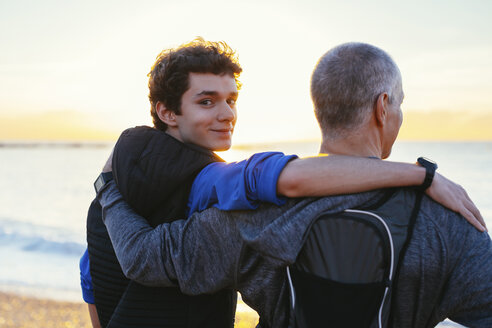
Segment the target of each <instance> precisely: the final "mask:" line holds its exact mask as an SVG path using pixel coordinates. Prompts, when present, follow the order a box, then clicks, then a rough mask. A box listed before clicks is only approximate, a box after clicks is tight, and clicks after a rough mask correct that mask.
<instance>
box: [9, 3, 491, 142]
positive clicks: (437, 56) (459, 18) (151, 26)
mask: <svg viewBox="0 0 492 328" xmlns="http://www.w3.org/2000/svg"><path fill="white" fill-rule="evenodd" d="M491 13H492V2H491V1H478V0H471V1H455V0H448V1H429V0H428V1H412V2H401V3H398V4H396V3H394V2H393V1H344V2H341V1H327V0H322V1H315V0H305V1H285V0H283V1H257V0H252V1H234V0H229V1H215V0H213V1H180V2H177V1H167V0H160V1H147V0H140V1H123V0H122V1H104V0H98V1H92V0H86V1H54V0H44V1H25V0H18V1H10V0H0V45H1V51H0V141H1V140H99V139H103V140H114V139H115V138H116V137H117V136H118V134H119V132H120V131H122V130H123V129H125V128H127V127H130V126H135V125H141V124H147V125H150V124H151V120H150V115H149V108H150V107H149V103H148V98H147V94H148V90H147V73H148V71H149V69H150V67H151V65H152V63H153V62H154V60H155V57H156V56H157V54H158V53H159V52H160V51H161V50H162V49H165V48H169V47H174V46H177V45H179V44H181V43H183V42H186V41H189V40H192V39H193V38H195V37H196V36H202V37H204V38H205V39H207V40H212V41H219V40H224V41H226V42H227V43H228V44H229V45H230V46H231V47H232V48H234V49H235V50H236V51H237V54H238V57H239V61H240V63H241V65H242V67H243V70H244V71H243V74H242V75H241V78H240V79H241V82H242V83H243V88H242V90H241V92H240V97H239V101H238V115H239V119H238V123H237V126H236V131H235V143H256V142H269V141H278V140H314V139H317V138H319V129H318V126H317V124H316V122H315V118H314V114H313V110H312V103H311V100H310V97H309V80H310V75H311V72H312V70H313V68H314V66H315V64H316V62H317V60H318V59H319V57H321V56H322V55H323V54H324V53H325V52H326V51H327V50H329V49H330V48H332V47H334V46H336V45H338V44H340V43H344V42H349V41H359V42H366V43H371V44H373V45H376V46H378V47H380V48H382V49H384V50H386V51H387V52H388V53H389V54H390V55H391V56H392V57H393V58H394V59H395V61H396V63H397V64H398V65H399V67H400V70H401V72H402V76H403V87H404V90H405V101H404V103H403V106H402V109H403V111H404V123H403V127H402V131H401V134H400V136H401V137H402V138H404V139H405V138H407V139H456V140H468V139H471V140H475V139H488V140H492V129H490V128H489V126H490V124H492V97H491V95H492V78H491V76H492V19H491Z"/></svg>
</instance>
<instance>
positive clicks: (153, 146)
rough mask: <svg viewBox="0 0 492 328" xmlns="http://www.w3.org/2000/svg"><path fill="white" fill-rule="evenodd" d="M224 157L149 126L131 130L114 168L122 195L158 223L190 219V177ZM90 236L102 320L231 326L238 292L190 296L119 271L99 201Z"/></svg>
mask: <svg viewBox="0 0 492 328" xmlns="http://www.w3.org/2000/svg"><path fill="white" fill-rule="evenodd" d="M216 161H221V159H220V158H219V157H217V156H216V155H215V154H214V153H212V152H209V151H206V150H203V149H201V148H199V147H196V146H192V145H187V144H183V143H181V142H179V141H177V140H176V139H174V138H172V137H171V136H169V135H168V134H166V133H164V132H161V131H158V130H155V129H152V128H148V127H137V128H133V129H128V130H126V131H125V132H123V134H122V135H121V137H120V139H119V140H118V142H117V144H116V146H115V149H114V155H113V174H114V178H115V180H116V181H117V182H118V184H119V186H120V190H121V192H122V194H123V197H124V199H125V200H126V201H127V202H128V203H129V204H130V206H131V207H132V208H133V209H135V210H136V211H137V212H138V213H139V214H141V215H143V216H145V217H146V218H147V219H148V222H149V224H151V225H152V226H157V225H158V224H160V223H163V222H172V221H174V220H177V219H183V218H185V211H186V205H187V202H188V195H189V191H190V189H191V185H192V183H193V180H194V179H195V177H196V175H197V174H198V172H199V171H200V170H201V169H202V168H203V167H205V166H206V165H208V164H210V163H212V162H216ZM87 232H88V235H87V241H88V250H89V257H90V262H91V276H92V281H93V284H94V297H95V304H96V308H97V311H98V315H99V319H100V321H101V324H102V326H103V327H106V326H107V327H176V328H178V327H179V328H181V327H183V328H191V327H197V328H198V327H224V328H226V327H232V326H233V321H234V308H235V303H236V293H235V292H234V291H232V290H231V289H224V290H222V291H220V292H217V293H216V294H211V295H200V296H187V295H184V294H183V293H181V291H180V290H179V288H175V287H170V288H169V287H168V288H150V287H146V286H143V285H140V284H138V283H136V282H133V281H130V280H128V279H127V278H126V277H125V276H124V275H123V273H122V271H121V268H120V265H119V263H118V261H117V259H116V256H115V254H114V251H113V248H112V245H111V242H110V239H109V236H108V235H107V231H106V228H105V226H104V224H103V223H102V221H101V208H100V206H99V204H98V202H97V201H96V202H93V203H92V205H91V208H90V210H89V215H88V220H87Z"/></svg>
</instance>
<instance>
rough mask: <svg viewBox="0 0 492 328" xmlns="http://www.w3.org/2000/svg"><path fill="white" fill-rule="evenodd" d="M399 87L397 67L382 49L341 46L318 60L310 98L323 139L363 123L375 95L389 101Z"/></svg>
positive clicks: (399, 79) (392, 99) (359, 45)
mask: <svg viewBox="0 0 492 328" xmlns="http://www.w3.org/2000/svg"><path fill="white" fill-rule="evenodd" d="M399 86H401V75H400V70H399V69H398V66H396V64H395V62H394V61H393V59H391V57H390V56H389V55H388V54H387V53H386V52H385V51H383V50H381V49H379V48H377V47H374V46H372V45H369V44H365V43H344V44H342V45H339V46H337V47H335V48H333V49H331V50H329V51H328V52H327V53H326V54H324V55H323V57H321V58H320V60H319V61H318V64H317V65H316V67H315V69H314V72H313V75H312V77H311V98H312V100H313V103H314V111H315V114H316V118H317V119H318V122H319V125H320V127H321V130H322V133H323V136H326V135H330V136H331V137H339V136H340V134H342V133H343V132H344V131H347V130H349V129H352V128H355V127H358V126H359V125H360V124H362V123H364V121H365V119H366V118H367V117H368V115H367V113H368V112H370V111H371V110H372V108H373V106H374V104H375V103H376V100H377V98H378V96H379V95H380V94H381V93H383V92H386V93H388V95H389V100H390V102H392V101H394V97H395V93H396V92H398V90H399V88H398V87H399Z"/></svg>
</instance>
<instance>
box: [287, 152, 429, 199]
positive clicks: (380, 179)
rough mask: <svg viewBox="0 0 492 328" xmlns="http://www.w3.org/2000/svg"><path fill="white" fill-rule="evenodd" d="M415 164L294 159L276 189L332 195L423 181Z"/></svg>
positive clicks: (296, 194)
mask: <svg viewBox="0 0 492 328" xmlns="http://www.w3.org/2000/svg"><path fill="white" fill-rule="evenodd" d="M424 177H425V169H424V168H423V167H420V166H418V165H415V164H408V163H398V162H389V161H382V160H378V159H371V158H365V157H352V156H341V155H330V156H320V157H310V158H302V159H295V160H292V161H291V162H289V163H288V164H287V165H286V166H285V168H284V170H283V171H282V173H281V174H280V176H279V179H278V183H277V192H278V193H279V194H281V195H284V196H287V197H306V196H330V195H338V194H348V193H356V192H363V191H368V190H373V189H379V188H389V187H405V186H417V185H420V184H422V182H423V181H424Z"/></svg>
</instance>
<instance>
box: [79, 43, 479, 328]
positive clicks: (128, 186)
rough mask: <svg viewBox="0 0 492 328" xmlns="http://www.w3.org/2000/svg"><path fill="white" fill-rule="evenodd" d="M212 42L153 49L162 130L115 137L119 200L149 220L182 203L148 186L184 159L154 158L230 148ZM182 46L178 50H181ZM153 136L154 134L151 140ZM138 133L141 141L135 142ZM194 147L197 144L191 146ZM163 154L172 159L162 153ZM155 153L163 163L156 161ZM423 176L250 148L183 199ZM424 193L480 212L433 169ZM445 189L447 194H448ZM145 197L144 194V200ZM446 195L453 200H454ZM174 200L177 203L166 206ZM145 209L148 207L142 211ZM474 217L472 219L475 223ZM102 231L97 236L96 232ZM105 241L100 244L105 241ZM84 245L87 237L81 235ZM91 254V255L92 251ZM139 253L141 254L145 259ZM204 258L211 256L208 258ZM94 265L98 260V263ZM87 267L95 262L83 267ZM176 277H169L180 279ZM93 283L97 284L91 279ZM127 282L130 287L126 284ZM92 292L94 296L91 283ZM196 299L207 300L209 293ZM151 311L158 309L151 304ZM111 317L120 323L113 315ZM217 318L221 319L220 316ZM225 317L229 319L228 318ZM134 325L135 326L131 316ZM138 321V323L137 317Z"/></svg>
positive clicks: (299, 192) (239, 202) (229, 104)
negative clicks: (208, 63)
mask: <svg viewBox="0 0 492 328" xmlns="http://www.w3.org/2000/svg"><path fill="white" fill-rule="evenodd" d="M207 47H208V50H207ZM189 48H193V49H189ZM218 48H219V47H217V44H209V43H201V42H197V43H195V44H193V45H186V46H184V47H181V48H179V49H177V50H176V51H170V52H169V53H166V54H165V55H164V56H161V57H160V59H158V61H157V63H156V64H155V65H154V68H153V71H152V72H151V78H150V82H149V88H150V100H151V103H152V115H153V118H154V125H155V127H156V128H157V129H159V130H161V131H165V132H166V133H158V131H155V130H153V131H148V129H147V130H145V132H141V130H142V129H140V130H131V131H129V132H127V133H126V134H124V135H123V136H122V138H120V141H119V142H118V144H117V145H116V147H115V158H114V161H115V163H117V164H118V165H115V172H114V173H115V179H116V181H117V182H118V185H119V187H120V189H121V190H122V193H123V195H124V197H125V199H126V200H127V201H128V202H129V203H130V204H131V205H132V207H133V208H136V209H137V211H138V212H139V213H140V214H143V215H144V216H145V217H146V218H147V219H149V220H150V222H151V223H152V225H153V226H156V225H157V224H158V223H162V222H166V221H172V220H173V219H177V218H183V217H184V207H185V206H184V204H183V202H185V201H186V199H187V197H188V192H187V189H186V188H181V187H182V186H181V185H179V183H178V186H179V188H178V189H179V193H178V194H179V197H178V198H179V199H178V200H176V199H174V200H171V202H170V201H169V199H168V198H167V197H164V195H166V193H167V194H169V190H167V189H166V188H167V187H165V188H164V189H165V190H163V192H162V193H160V192H156V190H159V183H158V182H164V183H165V182H168V179H169V178H171V177H172V176H174V175H175V174H181V171H187V167H188V165H189V163H186V161H185V159H184V158H180V157H178V159H177V161H176V163H175V165H172V166H169V164H162V163H165V162H166V159H167V162H169V161H175V160H176V158H175V157H174V154H175V151H176V150H179V151H182V150H183V149H184V148H189V147H190V145H195V146H191V148H192V149H193V151H197V152H198V153H200V152H202V153H203V152H204V151H205V153H207V154H208V155H207V156H208V160H205V161H204V163H205V162H207V161H208V162H214V161H217V160H218V159H217V158H215V157H214V156H213V155H212V154H210V153H209V151H211V150H224V149H228V148H229V147H230V143H231V136H232V132H233V128H234V125H235V122H236V108H235V101H236V99H237V80H236V78H237V76H236V75H234V74H235V73H231V72H234V71H233V70H227V69H226V70H225V72H223V71H221V70H213V69H210V68H204V67H203V54H205V53H207V52H209V51H210V49H212V52H213V53H220V52H221V51H220V49H219V50H217V49H218ZM191 50H193V51H197V50H199V52H198V54H196V53H194V54H192V55H190V54H189V53H188V51H191ZM201 51H203V53H202V52H201ZM222 51H223V50H222ZM183 52H184V53H185V54H186V55H182V53H183ZM175 53H181V55H176V56H174V54H175ZM176 59H179V60H183V62H182V63H183V64H186V65H185V66H186V67H188V68H187V69H186V70H184V72H180V73H179V74H178V76H175V75H173V72H172V69H173V67H175V66H176V65H174V64H175V61H173V60H176ZM179 60H178V61H179ZM237 74H239V73H237ZM170 81H171V82H170ZM180 81H181V82H183V81H184V83H182V84H181V85H182V86H183V87H182V88H180V87H179V85H180ZM170 94H173V98H169V99H168V98H166V97H167V96H168V95H170ZM177 95H179V97H178V96H177ZM156 133H157V134H156ZM142 134H147V135H152V137H148V139H147V137H145V136H143V135H142ZM171 137H172V138H171ZM169 138H171V139H169ZM156 139H157V140H159V141H155V140H156ZM142 140H144V141H145V142H142ZM148 140H151V141H152V142H153V144H152V143H150V144H149V143H148V142H147V141H148ZM162 140H164V141H162ZM169 143H172V144H174V145H175V146H173V148H172V149H163V148H162V147H166V145H169ZM136 145H137V146H136ZM149 145H150V146H149ZM196 146H199V147H200V148H199V149H196ZM169 158H173V159H172V160H169ZM161 159H162V160H163V162H161V161H160V160H161ZM132 163H133V164H135V163H138V168H139V172H138V176H139V177H138V181H139V182H138V184H137V188H135V186H136V185H135V179H134V178H135V177H134V176H132V174H133V175H134V174H135V173H134V172H135V171H132V172H133V173H132V174H130V175H128V172H129V171H128V167H131V169H134V167H132V166H131V165H132ZM160 164H162V165H167V166H165V167H164V168H163V167H161V166H159V165H160ZM207 164H208V163H207ZM203 166H205V165H198V166H197V167H193V168H192V169H191V171H193V173H190V174H188V175H186V176H185V179H184V180H186V182H187V183H189V186H191V182H192V181H193V179H192V178H193V177H194V174H196V173H198V171H199V170H200V169H201V168H202V167H203ZM122 167H123V169H122ZM162 171H165V172H168V173H169V174H168V175H167V176H164V177H162V176H160V175H159V172H162ZM156 174H157V175H156ZM424 175H425V170H424V169H423V168H419V167H418V166H415V165H409V164H401V163H400V164H397V163H387V162H379V161H374V160H371V159H366V158H357V157H344V156H339V157H337V156H330V157H324V158H323V157H319V158H310V159H296V158H295V157H292V156H285V155H283V154H280V153H264V154H256V155H254V156H253V157H252V158H250V159H249V160H248V161H244V162H241V163H237V164H231V165H228V164H223V163H218V162H215V163H211V164H209V165H207V166H206V167H205V169H203V170H202V171H201V172H200V174H199V175H198V176H197V177H196V179H195V180H194V182H193V187H192V188H193V190H200V192H192V196H193V197H191V198H190V202H189V203H188V207H189V208H188V210H189V212H190V213H192V212H194V211H195V210H202V209H205V208H207V207H209V206H216V207H219V208H221V209H251V208H256V207H257V206H258V205H259V203H260V202H261V201H267V202H271V203H274V204H277V205H281V204H283V203H284V202H285V200H284V199H283V198H282V197H280V196H279V195H284V196H291V197H299V196H319V195H329V194H335V193H348V192H358V191H365V190H369V189H374V188H378V187H390V186H395V185H419V184H421V182H422V181H423V180H424ZM301 177H302V178H301ZM184 180H183V181H184ZM156 188H157V189H156ZM428 193H429V195H431V196H434V197H435V198H436V200H440V201H444V202H446V204H447V205H448V206H450V207H452V208H453V209H455V210H458V211H461V212H463V213H464V214H467V215H468V216H469V217H470V220H480V219H481V217H480V215H479V213H478V210H476V208H475V207H474V205H473V203H471V201H469V199H468V198H467V196H466V193H464V191H463V190H462V189H461V188H460V187H458V186H456V185H454V184H453V183H452V182H450V181H448V180H446V179H445V178H443V177H442V176H439V175H436V179H435V181H434V183H433V184H432V186H431V188H429V190H428ZM156 194H157V195H163V196H162V197H161V199H160V202H159V199H156V198H155V197H153V196H155V195H156ZM171 194H172V193H171ZM174 195H175V194H174ZM449 195H451V196H452V198H449V197H448V196H449ZM149 197H150V198H151V201H149ZM453 198H454V199H457V200H458V201H457V202H454V201H453ZM132 202H133V203H134V204H132ZM173 202H174V203H173ZM156 204H157V205H156ZM176 204H177V205H178V206H174V205H176ZM171 205H173V206H171ZM169 207H172V208H173V209H175V208H180V210H179V211H174V212H173V211H171V210H169ZM149 209H152V210H151V211H149ZM470 211H471V212H470ZM157 214H159V215H161V217H158V215H157ZM159 219H160V221H159ZM477 222H478V221H475V223H477ZM88 227H90V225H88ZM89 230H90V229H89ZM89 233H90V231H89ZM102 236H103V237H104V234H102ZM105 246H108V245H107V244H106V245H105ZM90 248H91V242H90V240H89V249H90ZM149 251H150V252H151V251H152V250H151V249H149ZM94 253H96V254H97V252H94ZM142 260H143V261H145V260H146V259H142ZM210 260H211V261H214V260H213V259H210ZM91 262H92V259H91ZM139 262H140V261H139V260H137V261H135V264H136V265H138V263H139ZM93 265H94V263H93ZM101 265H102V266H104V263H102V264H101ZM91 270H92V271H93V270H96V269H94V268H92V266H91ZM96 275H97V273H96ZM116 278H117V277H116ZM116 278H115V279H116ZM182 278H183V277H178V278H172V279H178V281H180V279H182ZM202 278H206V277H202ZM197 280H200V277H197ZM95 285H96V286H97V284H96V283H95ZM127 285H128V286H130V287H127ZM127 285H124V286H125V290H124V291H123V292H122V294H121V295H122V296H120V298H121V297H123V298H125V297H127V295H131V294H132V292H129V291H128V288H129V289H130V291H133V287H132V286H133V283H130V284H128V283H127ZM99 286H100V288H102V290H103V292H107V293H109V292H110V291H105V290H104V289H105V288H104V287H105V286H104V284H99ZM101 286H102V287H101ZM139 288H140V287H139ZM152 291H153V290H152ZM153 292H154V291H153ZM165 292H168V290H162V291H161V293H165ZM95 294H96V303H97V295H98V292H97V289H96V293H95ZM137 294H138V295H139V296H140V299H141V296H142V295H144V293H140V292H137ZM155 294H156V293H153V294H152V297H151V298H149V301H152V302H153V303H155V302H154V299H153V298H154V297H155ZM230 295H231V294H230V293H226V294H224V295H222V296H220V297H223V298H227V297H229V298H230ZM220 297H219V298H220ZM136 299H139V298H136ZM116 300H117V301H118V302H119V304H121V303H122V301H121V299H118V298H117V299H116ZM123 303H124V302H123ZM204 303H206V304H207V305H210V304H211V302H210V300H207V301H205V302H204ZM218 303H220V302H218ZM126 304H127V305H128V307H127V308H126V311H125V315H127V314H129V313H130V314H131V311H132V310H133V309H132V308H131V305H132V304H134V303H132V302H127V303H126ZM212 304H213V303H212ZM222 304H223V305H224V306H225V307H227V306H230V305H231V304H232V303H231V302H229V303H228V302H222ZM118 306H119V305H118ZM99 308H100V306H98V311H99V312H100V313H101V310H100V309H99ZM217 309H218V307H217V308H215V307H214V306H212V307H210V306H209V310H210V312H212V313H213V312H214V311H216V310H217ZM222 309H224V307H223V308H222ZM110 310H111V309H110ZM156 311H158V308H157V309H156ZM108 312H110V314H109V316H108V315H107V314H104V315H105V316H106V318H105V322H110V321H109V320H111V323H113V322H116V321H118V320H116V319H114V317H113V314H112V312H114V313H116V314H118V315H121V311H118V309H117V308H116V310H113V311H112V312H111V311H108ZM161 312H162V311H161ZM216 312H217V311H216ZM222 312H223V313H230V311H225V310H223V311H222ZM199 315H201V316H202V319H203V320H205V321H206V322H207V323H208V324H210V326H218V325H217V323H215V324H214V323H213V322H211V321H208V319H207V318H208V317H209V316H208V314H203V313H201V314H199ZM190 316H191V317H193V316H195V314H193V313H191V314H190V313H184V314H183V313H182V315H181V316H180V318H179V320H189V318H190ZM165 319H166V318H164V319H163V320H165ZM203 320H202V321H201V322H202V323H201V326H203V324H204V323H203V322H205V321H203ZM119 321H120V322H121V320H119ZM224 322H226V323H225V324H227V320H225V321H224ZM229 324H231V323H230V322H229ZM136 325H138V322H137V323H136ZM140 325H142V323H141V322H140Z"/></svg>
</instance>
